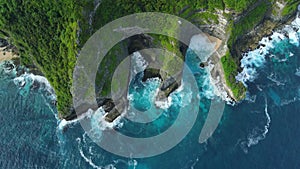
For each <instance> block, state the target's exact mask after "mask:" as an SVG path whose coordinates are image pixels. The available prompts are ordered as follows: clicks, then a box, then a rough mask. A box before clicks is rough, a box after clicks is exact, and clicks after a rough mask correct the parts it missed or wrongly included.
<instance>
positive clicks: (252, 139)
mask: <svg viewBox="0 0 300 169" xmlns="http://www.w3.org/2000/svg"><path fill="white" fill-rule="evenodd" d="M264 113H265V116H266V119H267V122H266V125H265V126H264V128H263V129H260V128H258V127H255V128H254V129H253V130H252V132H251V133H250V134H249V135H248V136H247V140H246V141H243V142H241V148H242V149H243V151H244V152H245V153H248V149H249V148H250V147H251V146H254V145H257V144H258V143H259V142H260V141H262V140H264V139H265V138H266V136H267V133H268V132H269V128H270V124H271V117H270V115H269V113H268V100H267V97H266V96H265V108H264Z"/></svg>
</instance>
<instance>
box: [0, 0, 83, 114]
mask: <svg viewBox="0 0 300 169" xmlns="http://www.w3.org/2000/svg"><path fill="white" fill-rule="evenodd" d="M82 5H83V4H82V3H79V2H78V1H76V0H55V1H53V0H30V1H19V0H1V2H0V6H1V8H0V16H1V17H0V30H1V31H3V32H6V33H8V34H9V36H10V39H11V40H12V41H13V43H14V44H15V45H16V46H17V47H18V49H19V51H20V54H21V61H22V63H23V64H25V65H32V64H34V65H35V66H37V67H38V68H39V69H40V70H41V71H42V72H43V74H44V75H45V76H46V77H47V79H48V80H49V81H50V83H51V85H52V86H53V87H54V89H55V92H56V95H57V98H58V110H59V111H60V115H61V116H62V117H65V116H67V115H68V114H69V113H70V108H71V105H72V96H71V92H70V88H71V85H72V73H73V68H74V65H75V61H76V57H75V56H76V52H77V45H76V39H77V37H76V31H77V29H78V28H77V27H78V26H77V20H78V18H80V16H81V13H80V11H82V7H81V6H82Z"/></svg>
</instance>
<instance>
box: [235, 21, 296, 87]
mask: <svg viewBox="0 0 300 169" xmlns="http://www.w3.org/2000/svg"><path fill="white" fill-rule="evenodd" d="M299 33H300V19H299V18H298V17H297V19H295V20H294V21H293V22H292V23H291V25H286V26H285V27H284V28H283V29H282V30H280V31H277V32H273V34H272V35H271V36H270V37H264V38H263V39H262V40H261V41H260V42H259V48H258V49H255V50H253V51H250V52H248V53H244V54H243V58H242V60H241V67H242V68H243V71H242V72H240V73H239V74H238V75H237V76H236V79H237V80H238V81H240V82H243V83H244V84H245V85H247V84H246V83H247V82H252V81H254V80H255V79H256V77H257V76H258V73H257V68H259V67H262V66H264V64H265V62H266V56H269V57H275V56H274V55H269V50H270V49H274V48H275V46H276V45H277V44H278V43H280V42H281V41H283V40H288V41H289V43H290V44H293V45H295V46H299ZM283 52H284V51H283ZM292 56H294V54H293V53H289V54H288V57H292ZM286 60H287V59H286V58H284V59H279V60H278V61H279V62H285V61H286Z"/></svg>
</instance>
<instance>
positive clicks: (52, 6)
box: [0, 0, 298, 117]
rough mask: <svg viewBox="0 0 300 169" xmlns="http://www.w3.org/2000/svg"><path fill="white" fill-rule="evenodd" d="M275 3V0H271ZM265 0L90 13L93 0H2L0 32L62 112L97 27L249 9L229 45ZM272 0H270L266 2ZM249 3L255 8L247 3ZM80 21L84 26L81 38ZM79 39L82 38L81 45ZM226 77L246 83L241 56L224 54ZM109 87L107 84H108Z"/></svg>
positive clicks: (124, 4)
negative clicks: (134, 18) (145, 16)
mask: <svg viewBox="0 0 300 169" xmlns="http://www.w3.org/2000/svg"><path fill="white" fill-rule="evenodd" d="M271 1H272V3H274V2H273V0H271ZM286 1H287V5H286V7H285V8H284V10H283V15H288V14H290V13H291V12H293V11H295V8H296V6H297V3H298V0H286ZM264 2H265V1H263V0H158V1H154V0H102V1H101V5H100V6H99V8H98V9H97V10H96V11H95V13H94V16H93V17H92V18H93V19H92V25H89V24H90V23H89V21H90V20H89V19H90V16H91V15H90V14H91V11H92V10H94V0H1V1H0V16H1V17H0V37H4V36H10V40H12V41H13V43H14V44H15V45H16V46H17V47H18V49H19V51H20V53H21V59H22V63H24V64H26V65H35V66H37V67H38V68H39V69H40V70H41V71H42V72H43V73H44V75H45V76H46V77H47V79H48V80H49V81H50V83H51V85H52V86H53V87H54V89H55V92H56V94H57V97H58V110H59V112H60V115H61V116H62V117H66V116H68V115H69V113H70V108H71V107H72V95H71V92H70V90H71V86H72V72H73V68H74V65H75V61H76V54H77V51H78V50H79V49H80V47H81V46H82V45H83V44H84V43H85V41H87V39H88V38H89V37H90V36H91V35H92V33H93V32H94V31H95V30H98V29H99V28H100V27H102V26H104V25H105V24H107V23H108V22H110V21H112V20H114V19H117V18H120V17H122V16H125V15H128V14H132V13H137V12H164V13H169V14H174V15H177V16H180V17H183V18H185V19H187V20H189V21H191V22H193V23H195V24H197V25H209V24H216V23H218V22H219V20H218V12H219V10H225V9H226V10H229V14H224V15H228V19H229V20H232V17H231V14H233V13H234V14H237V15H239V14H242V12H244V13H246V14H245V16H243V17H242V19H240V20H239V21H238V22H236V23H234V22H233V21H232V22H231V25H229V28H230V29H229V30H228V33H229V34H231V36H230V38H229V42H228V45H229V48H231V47H232V44H233V43H234V42H235V41H236V40H237V39H238V37H239V36H241V35H242V34H244V33H246V32H248V31H250V30H252V29H253V28H254V27H255V26H256V25H257V24H258V23H259V22H260V21H261V20H262V18H263V17H264V14H265V13H266V11H267V8H268V6H267V3H264ZM268 2H269V1H268ZM249 7H253V9H252V8H249ZM78 26H80V28H81V33H80V37H77V31H78V29H79V28H78ZM156 39H158V40H159V41H160V44H161V45H162V46H164V47H165V48H167V49H168V50H169V51H173V52H178V44H179V43H178V42H176V41H174V40H173V39H172V38H168V37H163V36H157V37H156ZM77 42H80V43H79V44H77ZM123 49H124V46H122V45H117V46H116V47H115V48H113V49H112V51H111V52H109V54H108V57H107V59H106V61H104V62H103V63H102V65H100V68H101V67H105V69H101V70H99V72H98V76H97V81H98V82H99V83H100V82H102V81H101V79H102V78H101V77H102V75H103V74H107V72H108V73H112V72H113V70H114V68H115V67H116V65H117V64H118V60H117V55H118V53H121V51H122V50H123ZM222 63H223V67H224V70H225V75H226V80H227V83H228V85H229V86H230V87H231V88H232V90H233V92H234V94H235V95H236V96H240V95H242V93H241V92H242V91H244V87H243V86H241V84H240V83H236V81H235V79H234V76H235V75H236V74H237V69H238V66H237V64H236V63H237V61H236V60H234V59H233V58H232V57H231V56H230V54H227V55H226V56H225V57H224V58H223V59H222ZM105 86H106V87H105ZM109 90H110V84H104V88H103V89H102V91H99V92H100V93H101V94H102V95H108V94H109V92H108V91H109Z"/></svg>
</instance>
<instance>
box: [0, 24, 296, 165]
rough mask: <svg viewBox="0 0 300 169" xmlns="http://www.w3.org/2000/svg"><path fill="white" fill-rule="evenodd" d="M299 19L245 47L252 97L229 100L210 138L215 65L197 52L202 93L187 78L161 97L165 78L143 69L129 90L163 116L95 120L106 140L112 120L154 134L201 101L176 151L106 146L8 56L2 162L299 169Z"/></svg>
mask: <svg viewBox="0 0 300 169" xmlns="http://www.w3.org/2000/svg"><path fill="white" fill-rule="evenodd" d="M299 20H300V19H299ZM299 20H298V21H297V20H296V21H294V22H293V24H292V25H289V26H286V27H285V28H284V29H283V30H282V31H278V32H274V33H273V35H272V36H271V37H266V38H264V39H262V40H261V42H260V44H263V45H261V47H260V48H258V49H256V50H254V51H250V52H248V53H246V54H244V57H243V59H242V67H243V72H241V73H240V74H239V75H238V76H237V79H238V80H239V81H242V82H243V83H245V85H247V89H248V92H247V97H246V99H245V100H244V101H242V102H241V103H238V104H236V105H228V104H226V106H225V109H224V113H223V116H222V119H221V121H220V123H219V125H218V127H217V129H216V130H215V132H214V133H213V135H212V137H210V138H209V139H208V140H207V141H206V142H204V143H201V144H200V143H199V141H198V139H199V134H200V131H201V129H202V128H203V126H204V123H205V120H206V118H207V115H208V112H209V107H210V105H211V104H212V103H211V99H213V98H214V97H216V91H215V90H216V89H215V87H214V86H213V85H211V84H210V77H209V73H208V72H209V71H208V70H207V69H200V68H199V67H198V65H199V62H200V60H199V59H198V58H197V57H196V55H195V53H193V52H191V51H188V52H187V60H186V62H187V65H188V66H189V68H190V70H191V72H192V73H193V74H194V75H195V79H196V83H197V85H198V86H200V87H199V89H198V90H197V92H194V91H193V92H191V90H190V88H189V87H188V86H189V84H188V82H186V83H185V81H183V87H181V88H180V89H179V90H177V91H175V92H174V93H173V94H171V96H170V99H168V100H167V101H166V102H165V103H153V102H152V101H153V97H154V95H155V91H156V89H157V87H158V86H159V83H160V80H159V79H151V80H148V81H146V82H141V75H139V74H138V75H137V76H136V78H135V80H134V81H133V82H132V83H131V85H130V90H129V100H130V103H131V105H132V108H135V109H138V110H141V111H146V110H148V111H149V112H150V113H149V116H154V115H155V114H154V113H153V112H156V113H157V112H159V113H160V114H161V116H160V117H158V118H157V119H156V120H155V121H153V122H151V123H149V124H147V125H145V124H138V123H133V122H131V121H130V120H128V119H126V118H122V119H119V120H118V121H117V122H116V123H115V124H113V125H112V126H105V124H103V125H104V126H100V127H99V126H97V125H98V124H95V126H94V127H96V128H97V127H98V128H97V129H99V130H100V133H99V135H98V137H99V138H100V139H101V137H102V135H101V132H102V130H110V128H111V127H114V128H115V129H116V131H118V132H121V133H123V134H125V135H128V136H131V137H151V136H154V135H157V134H160V133H163V132H164V131H166V130H167V129H168V128H169V127H170V126H172V124H173V123H174V122H175V120H176V119H177V118H178V116H179V113H188V111H189V110H190V109H183V110H184V111H183V112H180V111H178V110H179V109H180V106H183V107H185V106H186V107H190V106H191V105H192V106H194V107H197V108H199V113H198V116H197V119H196V121H195V124H194V125H193V126H192V128H191V130H190V132H189V133H188V135H187V136H186V137H184V139H183V140H181V141H180V143H179V144H177V145H176V146H175V147H174V148H172V149H170V150H169V151H167V152H165V153H163V154H160V155H157V156H154V157H149V158H124V157H120V156H118V155H114V154H112V153H110V152H107V151H106V150H104V149H102V148H100V147H99V146H98V145H97V144H96V143H94V142H93V141H92V140H91V139H90V138H89V136H88V134H87V133H86V132H85V131H84V130H83V129H82V127H81V125H80V123H79V122H78V121H76V120H75V121H72V122H66V121H64V120H63V121H60V120H59V119H58V118H57V110H56V108H55V100H56V96H55V93H54V92H53V89H52V88H51V86H50V84H49V83H48V82H47V80H46V79H45V78H44V77H41V76H38V75H33V74H31V73H24V74H22V75H21V76H18V75H17V71H18V70H17V69H16V67H14V68H12V67H11V64H12V63H11V62H2V63H1V64H0V123H1V127H0V133H1V140H0V168H9V169H10V168H12V169H15V168H66V169H68V168H72V169H74V168H118V169H127V168H128V169H131V168H136V169H166V168H174V169H177V168H178V169H188V168H194V169H202V168H203V169H204V168H205V169H206V168H209V169H220V168H224V169H225V168H228V169H229V168H230V169H232V168H233V169H240V168H244V169H252V168H257V169H281V168H282V169H298V168H300V158H299V154H300V132H299V127H300V122H299V119H300V114H299V113H300V109H299V105H300V47H299V43H300V31H299V28H300V21H299ZM285 34H288V36H289V38H287V37H286V36H285ZM138 56H140V55H138ZM140 57H142V56H140ZM141 60H142V58H139V59H137V61H141ZM137 65H140V64H138V63H137ZM27 72H28V71H27ZM197 98H198V100H197ZM199 98H200V99H199ZM154 104H156V105H158V107H160V108H157V106H155V105H154ZM143 109H146V110H143ZM185 111H186V112H185ZM130 112H131V111H129V113H130ZM132 112H133V110H132ZM152 113H153V114H152ZM94 114H95V115H91V116H89V117H90V118H91V120H93V119H95V118H99V117H100V118H101V117H102V116H103V110H101V109H99V110H97V111H96V112H95V113H94ZM158 146H159V145H158ZM152 148H153V147H152Z"/></svg>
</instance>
